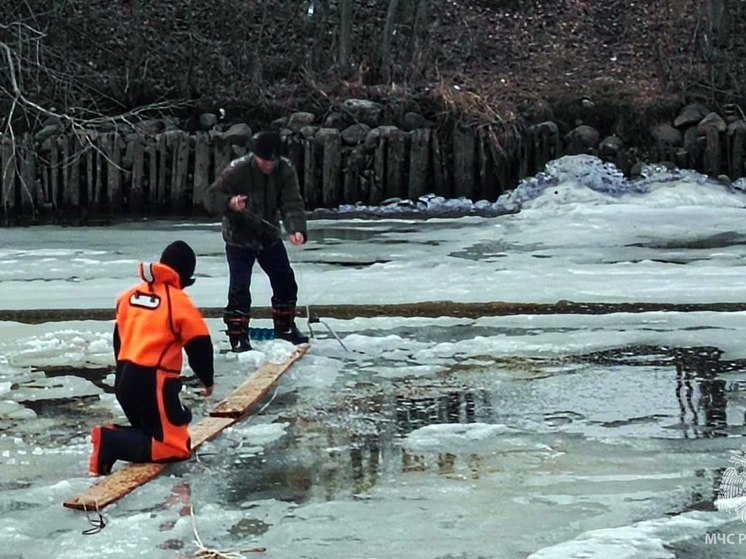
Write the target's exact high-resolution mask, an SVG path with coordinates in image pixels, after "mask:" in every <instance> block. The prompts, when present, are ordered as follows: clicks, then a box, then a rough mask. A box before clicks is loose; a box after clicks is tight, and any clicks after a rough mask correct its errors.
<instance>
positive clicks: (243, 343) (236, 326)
mask: <svg viewBox="0 0 746 559" xmlns="http://www.w3.org/2000/svg"><path fill="white" fill-rule="evenodd" d="M223 322H225V324H226V326H227V327H228V328H227V329H226V331H225V333H226V334H228V341H229V342H230V343H231V351H233V352H234V353H241V352H244V351H249V350H250V349H251V343H250V342H249V315H248V314H245V313H242V312H241V311H225V312H224V313H223Z"/></svg>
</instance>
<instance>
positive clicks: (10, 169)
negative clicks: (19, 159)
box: [0, 134, 16, 213]
mask: <svg viewBox="0 0 746 559" xmlns="http://www.w3.org/2000/svg"><path fill="white" fill-rule="evenodd" d="M0 161H1V162H2V173H0V176H1V177H2V184H0V186H1V187H2V188H1V189H0V205H1V206H2V208H3V212H4V213H6V212H8V211H9V210H12V209H14V208H15V206H16V151H15V145H14V144H13V140H12V139H11V138H10V136H8V135H7V134H6V135H3V137H2V140H0Z"/></svg>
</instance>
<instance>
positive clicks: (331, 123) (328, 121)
mask: <svg viewBox="0 0 746 559" xmlns="http://www.w3.org/2000/svg"><path fill="white" fill-rule="evenodd" d="M352 123H353V120H352V118H350V115H348V114H347V113H340V112H339V111H333V112H331V113H329V116H327V117H326V118H325V119H324V128H336V129H337V130H344V129H345V128H347V127H348V126H350V125H351V124H352Z"/></svg>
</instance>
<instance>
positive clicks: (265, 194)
mask: <svg viewBox="0 0 746 559" xmlns="http://www.w3.org/2000/svg"><path fill="white" fill-rule="evenodd" d="M237 194H245V195H246V197H247V200H246V209H245V210H243V211H240V212H234V211H231V210H229V209H228V202H229V201H230V199H231V198H232V197H233V196H235V195H237ZM204 205H205V208H206V209H207V211H208V212H209V213H210V215H213V216H215V217H218V216H221V217H222V221H223V239H224V240H225V242H226V243H227V244H229V245H235V246H239V247H245V248H251V249H253V250H261V249H262V248H264V247H267V246H270V245H271V244H273V243H274V242H275V241H277V240H278V239H279V238H280V237H281V234H282V229H281V227H280V219H282V224H283V225H284V226H285V231H286V232H287V233H288V234H291V233H301V234H303V237H304V238H305V237H306V236H307V234H306V213H305V206H304V202H303V197H302V196H301V194H300V188H299V186H298V175H297V174H296V172H295V168H294V167H293V165H292V163H290V160H288V159H286V158H284V157H283V158H281V159H280V160H279V161H278V163H277V167H275V169H274V171H272V173H270V174H269V175H265V174H264V173H263V172H262V171H260V170H259V169H258V168H257V167H256V166H255V165H254V154H252V153H249V154H247V155H245V156H243V157H239V158H238V159H235V160H234V161H232V162H231V164H230V165H228V167H226V169H225V170H224V171H223V172H222V173H220V175H219V176H218V178H217V179H216V180H215V182H214V183H213V184H212V185H210V187H209V188H208V189H207V191H206V192H205V198H204Z"/></svg>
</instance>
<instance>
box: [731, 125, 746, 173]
mask: <svg viewBox="0 0 746 559" xmlns="http://www.w3.org/2000/svg"><path fill="white" fill-rule="evenodd" d="M744 137H746V122H744V121H743V120H736V121H734V122H732V123H730V124H729V125H728V138H729V140H730V150H729V153H728V156H729V157H728V159H729V163H730V165H729V172H730V178H732V179H733V180H735V179H740V178H741V177H743V148H744Z"/></svg>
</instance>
